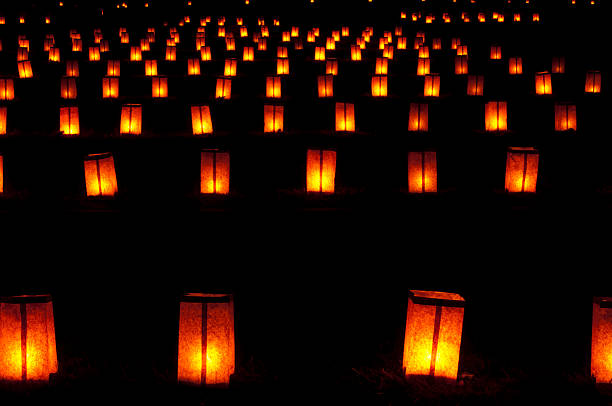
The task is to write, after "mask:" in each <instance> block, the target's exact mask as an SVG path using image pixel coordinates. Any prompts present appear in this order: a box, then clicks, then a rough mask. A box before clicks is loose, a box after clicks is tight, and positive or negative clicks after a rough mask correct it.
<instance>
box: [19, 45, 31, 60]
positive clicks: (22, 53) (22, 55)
mask: <svg viewBox="0 0 612 406" xmlns="http://www.w3.org/2000/svg"><path fill="white" fill-rule="evenodd" d="M28 54H29V52H28V50H27V48H22V47H19V48H17V62H21V61H27V60H28V56H29V55H28Z"/></svg>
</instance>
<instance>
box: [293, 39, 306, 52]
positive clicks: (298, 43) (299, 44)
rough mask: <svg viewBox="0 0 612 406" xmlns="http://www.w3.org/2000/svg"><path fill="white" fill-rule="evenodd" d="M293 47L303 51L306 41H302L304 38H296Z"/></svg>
mask: <svg viewBox="0 0 612 406" xmlns="http://www.w3.org/2000/svg"><path fill="white" fill-rule="evenodd" d="M293 49H295V50H297V51H301V50H302V49H304V42H302V38H294V40H293Z"/></svg>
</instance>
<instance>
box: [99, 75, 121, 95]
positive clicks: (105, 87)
mask: <svg viewBox="0 0 612 406" xmlns="http://www.w3.org/2000/svg"><path fill="white" fill-rule="evenodd" d="M118 97H119V78H117V77H104V78H102V98H103V99H116V98H118Z"/></svg>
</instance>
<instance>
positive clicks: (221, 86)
mask: <svg viewBox="0 0 612 406" xmlns="http://www.w3.org/2000/svg"><path fill="white" fill-rule="evenodd" d="M215 97H216V98H217V99H225V100H229V99H230V98H231V97H232V80H231V79H229V78H218V79H217V88H216V91H215Z"/></svg>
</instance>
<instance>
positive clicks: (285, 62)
mask: <svg viewBox="0 0 612 406" xmlns="http://www.w3.org/2000/svg"><path fill="white" fill-rule="evenodd" d="M276 74H277V75H288V74H289V59H286V58H277V59H276Z"/></svg>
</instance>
